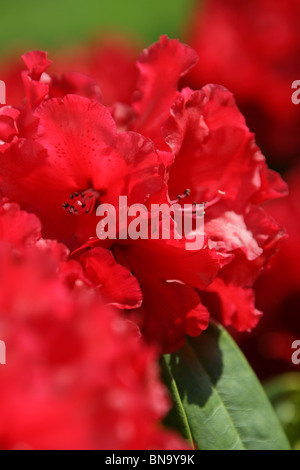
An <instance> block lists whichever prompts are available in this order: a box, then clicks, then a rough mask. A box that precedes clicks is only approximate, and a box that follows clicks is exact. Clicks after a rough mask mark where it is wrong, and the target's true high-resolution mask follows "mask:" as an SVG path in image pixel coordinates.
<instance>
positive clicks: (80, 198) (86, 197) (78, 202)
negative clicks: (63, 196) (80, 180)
mask: <svg viewBox="0 0 300 470" xmlns="http://www.w3.org/2000/svg"><path fill="white" fill-rule="evenodd" d="M99 198H100V193H99V192H98V191H95V190H94V189H93V188H91V189H87V190H86V191H82V192H78V191H76V192H75V193H74V194H70V199H71V201H73V205H70V204H69V203H68V202H65V203H64V204H63V208H64V209H65V210H68V212H69V214H75V215H81V214H90V213H91V212H92V211H93V210H94V208H95V206H96V203H97V202H100V201H99Z"/></svg>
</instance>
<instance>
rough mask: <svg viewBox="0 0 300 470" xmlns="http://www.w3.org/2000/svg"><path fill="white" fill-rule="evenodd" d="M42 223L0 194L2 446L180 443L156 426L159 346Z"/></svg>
mask: <svg viewBox="0 0 300 470" xmlns="http://www.w3.org/2000/svg"><path fill="white" fill-rule="evenodd" d="M40 229H41V226H40V222H39V220H38V219H37V218H36V217H35V216H34V215H32V214H28V213H26V212H24V211H20V209H19V208H18V206H17V205H15V204H10V203H8V202H7V201H1V203H0V260H1V263H0V323H1V339H2V340H4V341H5V344H6V347H7V355H8V360H9V365H8V366H5V367H3V366H2V367H1V369H0V413H1V423H0V447H1V449H112V450H118V449H121V450H126V449H127V450H129V449H144V450H145V449H186V448H187V445H186V444H185V443H184V442H183V441H181V440H180V439H179V438H178V437H177V436H176V435H175V434H173V433H172V432H169V431H166V430H163V428H162V427H161V426H160V425H159V420H160V419H161V418H162V417H163V416H164V415H165V414H166V412H167V411H168V408H169V401H168V399H167V395H166V392H165V389H164V388H163V386H162V385H161V384H160V382H159V372H158V366H157V363H156V361H157V356H156V353H155V351H154V350H153V349H150V348H149V347H146V345H145V344H144V343H143V342H142V340H141V338H140V335H139V334H138V331H137V328H136V327H134V325H133V324H131V323H129V322H125V321H124V320H123V319H122V318H120V317H119V316H118V315H117V312H116V311H114V310H111V309H109V308H108V307H107V306H105V304H104V302H103V301H102V300H101V298H100V295H99V293H98V292H96V291H95V290H94V289H93V288H92V287H91V285H90V282H89V280H88V279H87V278H86V277H85V275H84V272H83V270H82V268H81V266H80V265H79V264H78V263H77V262H76V261H70V260H69V259H68V250H67V248H66V247H65V246H63V245H60V244H58V243H57V242H55V241H45V240H42V239H40ZM106 275H107V276H109V267H108V266H106ZM128 289H129V286H128V284H127V290H128Z"/></svg>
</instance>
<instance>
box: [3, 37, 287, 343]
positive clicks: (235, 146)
mask: <svg viewBox="0 0 300 470" xmlns="http://www.w3.org/2000/svg"><path fill="white" fill-rule="evenodd" d="M23 59H24V62H25V64H26V66H27V68H28V70H27V71H23V72H22V78H23V81H24V86H25V92H26V100H25V104H24V106H22V107H18V108H14V107H9V106H8V107H4V108H2V110H1V118H2V121H3V126H2V136H1V139H2V141H3V144H2V145H1V147H0V188H1V192H2V194H3V196H5V197H8V198H9V199H10V200H11V201H14V202H17V203H19V204H20V205H21V206H22V208H23V209H26V210H28V211H29V212H32V213H34V214H36V215H37V216H38V217H39V218H40V220H41V222H42V233H43V236H44V237H45V238H50V239H55V240H58V241H59V242H64V243H65V244H66V245H67V246H68V247H69V249H70V250H71V251H73V257H75V258H76V259H78V260H79V262H81V263H82V264H83V265H84V266H86V263H87V262H88V266H89V270H90V271H91V270H92V271H93V275H92V276H91V279H92V282H95V283H96V284H97V285H98V284H99V285H100V284H101V283H102V282H104V283H105V282H106V277H107V276H106V274H105V268H104V266H106V265H107V264H109V258H111V259H113V258H114V260H115V261H116V262H117V263H118V264H119V265H123V266H125V267H126V268H127V269H129V270H130V271H132V273H133V274H134V276H135V282H131V288H132V289H131V290H128V289H127V288H125V289H123V290H124V291H126V295H125V297H126V301H125V302H124V304H123V305H122V308H123V309H125V310H128V312H127V314H128V316H129V317H130V318H132V319H134V320H135V321H136V322H137V323H138V325H139V326H140V328H141V331H142V333H143V334H144V335H145V337H146V338H147V339H149V340H151V341H152V342H155V343H156V345H157V346H158V347H159V348H160V350H161V351H162V352H170V351H174V350H176V349H177V348H178V347H180V346H181V345H182V344H183V341H184V337H185V335H186V334H189V335H192V336H198V335H199V334H200V333H201V331H203V330H204V329H206V327H207V326H208V322H209V317H210V314H211V315H215V316H218V318H221V320H222V321H223V322H224V323H225V325H231V324H232V325H234V326H235V327H236V328H237V329H238V330H241V331H243V330H250V329H251V328H253V327H254V326H255V325H256V324H257V322H258V319H259V316H260V312H259V311H257V310H256V309H255V304H254V296H253V291H252V290H251V286H252V285H253V282H254V281H255V280H256V278H257V276H258V275H259V273H260V272H261V270H262V269H264V267H265V266H266V265H267V264H268V260H269V258H270V256H271V255H272V254H274V252H275V251H276V249H277V245H278V241H279V239H280V238H281V236H282V231H281V228H280V227H279V226H278V225H277V224H276V223H275V222H274V221H273V219H270V218H269V217H268V216H267V215H266V214H265V213H264V212H263V210H262V208H261V207H260V205H261V203H262V202H264V201H266V200H268V199H272V198H275V197H278V196H281V195H282V194H284V193H285V190H286V188H285V184H284V183H283V182H282V180H281V179H280V177H279V176H278V175H277V174H276V173H274V172H273V171H271V170H269V169H268V168H267V166H266V163H265V159H264V157H263V155H262V154H261V152H260V150H259V149H258V147H257V146H256V144H255V138H254V135H253V134H251V133H250V131H249V129H248V127H247V126H246V124H245V120H244V118H243V116H242V114H241V113H240V111H239V110H238V108H237V106H236V104H235V101H234V98H233V96H232V94H231V93H230V92H229V91H228V90H226V89H225V88H223V87H221V86H213V85H208V86H205V87H204V88H203V89H202V90H199V91H193V90H191V89H189V88H185V89H183V90H182V91H178V81H179V80H180V78H181V77H183V76H184V75H185V74H186V73H187V72H188V71H189V70H190V69H191V68H192V67H193V66H194V65H195V63H196V61H197V56H196V54H195V52H194V51H193V50H192V49H191V48H189V47H188V46H186V45H183V44H181V43H179V42H178V41H177V40H169V39H168V38H166V37H162V38H161V40H160V41H159V42H158V43H157V44H155V45H153V46H152V47H150V49H148V50H145V51H144V52H143V54H142V55H141V57H140V59H139V61H138V64H137V66H138V70H139V77H138V80H137V83H136V92H135V93H134V95H133V99H132V104H131V106H128V104H126V105H125V104H122V103H115V105H113V106H112V107H110V108H107V107H105V106H104V105H103V104H102V102H101V92H100V90H99V89H98V87H97V86H95V82H94V80H93V78H89V77H87V76H85V75H80V73H77V74H73V75H72V77H70V75H68V76H64V75H62V76H61V77H60V78H59V77H57V75H55V76H54V77H52V76H51V74H50V75H49V74H48V73H47V68H48V67H49V65H50V61H49V59H48V58H47V55H46V54H45V53H43V52H38V51H36V52H31V53H27V54H25V55H24V56H23ZM166 63H168V64H169V65H168V68H167V69H166V68H165V64H166ZM187 188H188V190H187ZM181 195H184V196H183V197H182V196H181ZM119 196H127V198H128V205H131V204H134V203H141V204H146V205H149V206H150V204H151V203H153V202H156V203H160V204H163V203H167V204H170V203H171V201H174V200H177V201H178V202H181V203H182V205H184V203H185V202H190V203H193V201H196V202H197V203H203V202H205V203H206V206H205V207H206V211H205V212H206V214H205V217H206V221H205V240H206V241H205V244H204V246H203V248H202V249H201V250H196V251H192V252H190V251H187V250H186V247H185V243H184V240H177V239H176V237H174V240H165V239H163V238H162V237H160V238H159V239H158V240H120V239H119V240H110V241H109V243H107V242H106V243H104V244H103V243H101V242H100V241H99V240H98V239H97V238H96V236H95V228H96V225H97V222H98V220H97V217H96V209H97V207H98V206H99V205H101V204H105V203H109V204H112V205H114V206H117V204H118V198H119ZM183 210H184V209H183ZM174 231H176V227H174ZM99 248H102V250H100V251H99ZM86 249H89V250H91V251H90V252H89V255H88V257H87V255H85V254H84V252H85V251H86ZM105 249H106V250H110V253H106V252H105V251H104V250H105ZM91 267H92V268H91ZM103 279H104V281H103ZM114 279H115V281H116V282H115V287H114V288H113V287H112V285H110V287H109V289H108V290H109V291H110V294H115V295H116V298H113V297H114V295H112V296H111V297H112V298H111V302H112V303H114V304H122V302H120V298H119V297H120V293H119V292H118V293H116V291H117V290H118V289H120V290H121V291H122V288H120V284H121V283H120V282H118V278H117V277H115V278H114ZM124 293H125V292H124ZM130 295H132V296H133V298H132V299H131V300H130V299H129V298H128V297H130ZM216 298H217V299H219V301H218V305H219V307H220V308H216V305H215V304H216V302H215V299H216ZM128 307H129V308H128Z"/></svg>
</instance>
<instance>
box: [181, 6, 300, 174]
mask: <svg viewBox="0 0 300 470" xmlns="http://www.w3.org/2000/svg"><path fill="white" fill-rule="evenodd" d="M299 15H300V2H299V0H278V1H276V2H273V1H272V0H252V1H251V2H241V1H239V0H207V1H205V2H199V8H198V11H196V12H195V14H194V16H193V20H192V23H191V24H190V25H189V27H188V29H187V32H186V40H187V42H188V43H189V44H190V45H191V46H192V47H193V48H194V49H195V50H196V52H197V54H198V55H199V61H198V64H197V66H196V67H195V68H194V69H193V70H192V71H191V73H190V74H189V77H188V79H187V82H188V83H190V84H192V86H193V87H196V88H199V87H200V86H202V85H204V84H206V83H219V84H221V85H224V86H226V87H228V88H229V89H230V90H231V91H232V92H233V93H234V95H235V97H236V99H237V103H238V106H239V107H240V109H241V111H242V113H243V114H244V115H245V117H246V119H247V124H248V126H249V127H250V129H251V130H252V131H253V132H255V134H256V137H257V142H258V145H259V146H260V147H261V149H262V150H263V152H264V153H265V154H266V156H267V157H268V161H269V162H270V163H272V164H273V165H282V166H283V167H285V165H286V164H287V163H288V162H289V160H291V159H293V158H297V157H298V156H299V154H300V138H299V126H300V107H299V106H295V105H294V104H293V103H292V100H291V96H292V88H291V87H292V83H293V82H294V81H295V80H297V79H300V29H299Z"/></svg>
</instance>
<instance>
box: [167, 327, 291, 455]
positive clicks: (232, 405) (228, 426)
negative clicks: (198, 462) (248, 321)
mask: <svg viewBox="0 0 300 470" xmlns="http://www.w3.org/2000/svg"><path fill="white" fill-rule="evenodd" d="M161 364H162V369H163V377H164V379H165V382H166V384H167V385H168V387H169V390H170V393H171V396H172V399H173V403H174V406H173V409H172V411H171V413H170V415H169V416H168V418H167V420H166V424H167V425H169V426H171V427H173V428H175V429H177V430H178V431H180V432H181V434H182V435H183V436H184V437H185V438H186V439H188V440H189V441H190V442H191V439H192V440H193V441H194V443H195V446H196V448H197V449H200V450H289V449H290V446H289V443H288V440H287V438H286V436H285V434H284V432H283V430H282V428H281V426H280V424H279V421H278V419H277V416H276V414H275V412H274V410H273V408H272V406H271V404H270V402H269V400H268V398H267V396H266V394H265V392H264V390H263V388H262V386H261V384H260V382H259V381H258V379H257V378H256V376H255V374H254V372H253V371H252V369H251V368H250V366H249V364H248V363H247V361H246V359H245V357H244V356H243V354H242V353H241V351H240V350H239V348H238V347H237V345H236V344H235V342H234V341H233V339H232V338H231V337H230V336H229V334H228V333H227V332H226V331H225V330H224V329H223V328H222V327H220V326H217V325H215V324H213V325H211V326H210V327H209V329H208V330H207V331H206V332H205V333H203V334H202V335H201V336H200V337H199V338H189V339H187V341H186V344H185V346H184V347H183V348H182V349H181V350H180V351H179V352H176V353H174V354H171V355H167V356H164V357H163V358H162V361H161Z"/></svg>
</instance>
